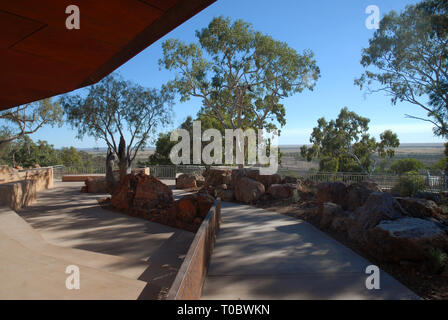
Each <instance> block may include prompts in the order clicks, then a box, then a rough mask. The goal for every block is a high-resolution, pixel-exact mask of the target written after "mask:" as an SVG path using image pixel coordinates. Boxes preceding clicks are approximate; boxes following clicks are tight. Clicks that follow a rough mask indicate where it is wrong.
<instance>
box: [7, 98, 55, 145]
mask: <svg viewBox="0 0 448 320" xmlns="http://www.w3.org/2000/svg"><path fill="white" fill-rule="evenodd" d="M62 119H63V110H62V108H61V106H60V105H59V103H58V102H54V101H52V99H44V100H41V101H37V102H32V103H28V104H25V105H22V106H19V107H14V108H11V109H8V110H5V111H0V146H3V145H4V144H7V143H10V142H13V141H14V140H17V139H19V138H22V137H23V136H25V135H30V134H33V133H35V132H36V131H38V130H39V129H40V128H42V127H43V126H45V125H51V126H55V125H58V126H61V125H62Z"/></svg>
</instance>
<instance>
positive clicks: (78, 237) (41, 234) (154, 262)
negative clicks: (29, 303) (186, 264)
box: [0, 182, 194, 299]
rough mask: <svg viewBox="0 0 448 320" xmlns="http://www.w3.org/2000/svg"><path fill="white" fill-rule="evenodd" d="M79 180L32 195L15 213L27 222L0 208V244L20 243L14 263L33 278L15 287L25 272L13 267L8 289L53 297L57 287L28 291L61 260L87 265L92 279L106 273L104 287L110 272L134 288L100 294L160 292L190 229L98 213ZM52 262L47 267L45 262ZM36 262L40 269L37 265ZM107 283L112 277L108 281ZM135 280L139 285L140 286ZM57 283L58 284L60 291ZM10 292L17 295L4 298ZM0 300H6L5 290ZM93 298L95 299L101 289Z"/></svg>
mask: <svg viewBox="0 0 448 320" xmlns="http://www.w3.org/2000/svg"><path fill="white" fill-rule="evenodd" d="M82 185H83V183H76V182H75V183H66V182H64V183H56V185H55V188H54V189H52V190H48V191H45V192H42V193H39V195H38V200H37V202H36V203H35V204H33V205H31V206H30V207H28V208H25V209H22V210H20V211H19V212H18V214H19V215H20V217H21V218H23V219H24V220H25V221H26V222H27V223H25V221H24V220H22V219H21V218H20V217H19V216H17V215H16V213H15V212H12V211H9V210H0V234H1V236H2V237H3V238H6V239H8V240H9V241H8V242H5V243H8V244H10V243H14V245H11V248H13V247H15V248H20V247H23V248H24V249H23V255H19V256H20V257H22V258H23V261H22V262H20V261H18V260H17V263H22V264H24V265H25V266H24V268H29V269H30V270H31V275H30V277H32V278H33V279H35V282H31V283H30V287H28V286H23V285H22V284H21V283H22V282H21V281H25V280H24V277H27V275H26V272H19V271H20V270H22V269H20V268H18V269H17V270H18V272H15V271H14V275H16V276H17V279H14V278H12V279H11V281H12V283H11V281H10V287H14V283H16V285H17V286H16V287H17V288H19V289H18V290H19V291H18V292H17V293H18V294H19V293H22V294H23V297H24V298H25V299H26V298H30V299H34V298H40V299H53V297H54V296H55V297H56V298H58V294H53V295H52V294H50V293H54V292H58V290H61V288H59V287H55V286H54V285H53V284H52V283H53V282H51V281H50V282H49V284H48V288H47V289H48V290H47V289H45V290H44V291H43V293H42V294H41V295H40V296H39V294H38V293H36V294H35V295H34V294H31V293H29V292H28V289H29V290H34V289H32V288H34V286H37V285H38V284H39V283H42V282H41V281H40V280H39V279H41V280H42V281H44V280H45V282H46V281H47V280H46V279H47V278H51V275H50V274H49V273H52V272H54V268H56V266H58V270H59V266H62V265H65V266H67V264H66V262H69V263H70V264H75V265H79V266H82V268H84V269H85V270H93V271H92V273H89V274H92V277H91V278H92V279H93V278H95V277H94V276H93V273H94V271H95V272H100V273H104V274H107V276H105V279H106V280H105V282H104V286H107V281H108V279H107V277H114V276H116V277H118V278H120V279H121V278H123V279H124V280H126V281H134V282H130V283H129V286H130V287H129V290H130V291H129V292H131V291H132V290H135V289H136V290H137V291H138V294H137V295H135V294H133V293H132V294H131V293H126V292H127V291H126V290H127V289H126V284H124V286H123V288H124V296H123V297H119V296H114V293H113V292H114V291H113V290H112V291H111V294H110V296H108V297H105V298H106V299H109V297H110V299H114V298H118V299H121V298H123V299H126V298H130V299H134V298H141V299H155V298H157V297H158V296H159V294H160V293H161V292H162V293H163V292H165V291H167V290H168V288H169V287H170V285H171V283H172V281H173V280H174V278H175V276H176V274H177V270H178V269H179V267H180V265H181V263H182V261H183V258H184V257H185V255H186V253H187V251H188V249H189V246H190V244H191V241H192V240H193V238H194V234H193V233H190V232H186V231H182V230H178V229H174V228H171V227H168V226H163V225H160V224H156V223H152V222H149V221H145V220H142V219H137V218H132V217H128V216H126V215H124V214H120V213H115V212H110V211H107V210H103V209H102V208H101V207H99V205H98V203H97V199H98V198H101V197H102V196H101V195H89V194H82V193H80V188H81V186H82ZM3 250H4V251H3V252H4V253H5V254H6V253H7V252H10V251H11V250H8V247H3ZM8 259H10V261H12V262H13V261H16V260H15V259H18V258H17V257H16V256H14V255H11V256H10V257H9V258H8ZM5 261H6V259H5ZM33 261H36V265H33V264H32V262H33ZM50 261H52V262H51V263H50ZM58 261H59V262H58ZM61 261H62V262H61ZM12 262H11V263H4V264H2V270H1V271H0V272H1V273H2V274H1V275H0V277H3V278H5V279H8V278H9V276H8V274H9V273H10V272H12V269H13V268H14V267H13V265H14V263H12ZM53 262H54V263H55V266H53V265H51V266H50V265H48V264H49V263H50V264H53ZM60 262H61V263H60ZM26 265H27V266H26ZM41 265H45V266H47V267H48V268H47V269H42V267H41ZM22 271H23V270H22ZM63 271H65V267H64V269H63ZM35 272H38V274H36V273H35ZM89 272H90V271H89ZM63 276H64V279H65V278H66V277H67V275H65V274H64V273H63ZM85 279H86V278H84V281H90V278H89V277H87V279H88V280H85ZM123 279H122V280H119V281H118V284H119V283H120V281H124V280H123ZM100 280H101V278H99V280H98V282H96V283H97V284H98V285H101V281H100ZM110 280H111V281H112V278H111V279H110ZM64 281H65V280H64ZM25 282H26V283H28V282H27V281H25ZM58 283H59V282H58ZM131 284H133V286H132V285H131ZM141 284H144V286H143V289H142V287H141ZM91 285H92V288H94V287H95V286H96V284H95V283H92V284H91ZM20 288H22V289H20ZM51 288H53V289H51ZM64 288H65V285H64V287H63V288H62V289H64ZM52 290H54V292H53V291H52ZM64 290H66V289H64ZM92 290H93V289H92ZM13 291H14V290H13ZM47 291H49V292H47ZM7 292H8V291H6V290H5V291H1V292H0V297H2V295H3V294H6V295H7ZM85 292H88V293H86V295H85V296H80V298H81V299H91V298H96V297H95V296H94V291H92V292H91V293H92V294H90V291H87V290H86V291H85ZM117 292H119V290H118V291H117ZM65 294H66V293H65V292H62V293H61V296H60V298H61V299H64V298H68V299H71V298H72V297H73V294H70V295H69V296H66V295H65ZM16 297H17V295H15V296H13V297H12V298H13V299H14V298H16ZM6 298H11V297H10V296H8V295H7V296H6ZM97 298H98V299H101V298H102V296H101V291H99V296H98V297H97Z"/></svg>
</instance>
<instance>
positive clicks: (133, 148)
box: [60, 74, 173, 173]
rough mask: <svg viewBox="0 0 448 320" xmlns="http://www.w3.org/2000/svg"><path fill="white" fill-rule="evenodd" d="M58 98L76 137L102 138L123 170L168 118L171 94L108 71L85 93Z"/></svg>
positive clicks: (169, 118) (123, 170)
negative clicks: (110, 73)
mask: <svg viewBox="0 0 448 320" xmlns="http://www.w3.org/2000/svg"><path fill="white" fill-rule="evenodd" d="M60 101H61V105H62V106H63V107H64V110H65V112H66V114H67V120H68V122H69V123H70V124H71V125H72V126H73V127H74V128H76V129H77V130H78V137H79V138H81V137H83V136H84V135H88V136H91V137H94V138H95V139H101V140H104V141H105V142H106V143H107V146H108V147H109V149H110V150H112V152H113V153H115V155H116V156H117V157H118V159H119V166H120V169H122V170H121V172H122V173H125V172H126V168H127V167H128V166H131V164H132V162H133V161H134V159H135V158H136V156H137V154H138V152H139V151H140V150H142V149H143V148H144V147H145V146H146V145H147V144H148V142H149V141H151V138H153V135H154V134H155V133H156V131H157V130H158V129H159V128H160V127H164V126H166V125H167V124H168V123H169V122H170V121H171V114H172V112H171V106H172V102H173V96H172V93H171V92H170V90H168V89H167V88H166V87H162V89H161V90H156V89H147V88H143V87H142V86H140V85H137V84H134V83H132V82H129V81H125V80H123V79H122V78H121V77H119V76H117V75H114V74H112V75H109V76H107V77H106V78H104V79H103V80H102V81H100V82H99V83H97V84H95V85H93V86H91V87H89V88H88V93H87V95H86V96H85V97H84V96H80V95H65V96H63V97H62V98H61V100H60ZM128 137H129V140H128V141H127V142H126V139H125V138H128Z"/></svg>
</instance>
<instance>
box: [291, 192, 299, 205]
mask: <svg viewBox="0 0 448 320" xmlns="http://www.w3.org/2000/svg"><path fill="white" fill-rule="evenodd" d="M292 202H293V203H299V202H300V195H299V190H297V189H294V191H293V195H292Z"/></svg>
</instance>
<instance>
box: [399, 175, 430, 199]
mask: <svg viewBox="0 0 448 320" xmlns="http://www.w3.org/2000/svg"><path fill="white" fill-rule="evenodd" d="M424 189H425V178H424V177H422V176H421V175H419V174H418V173H417V172H409V173H407V174H404V175H402V176H401V177H400V181H399V182H398V184H397V185H396V186H395V187H394V188H393V189H392V192H394V193H398V194H400V196H402V197H412V196H414V195H415V194H416V193H418V192H421V191H423V190H424Z"/></svg>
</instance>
